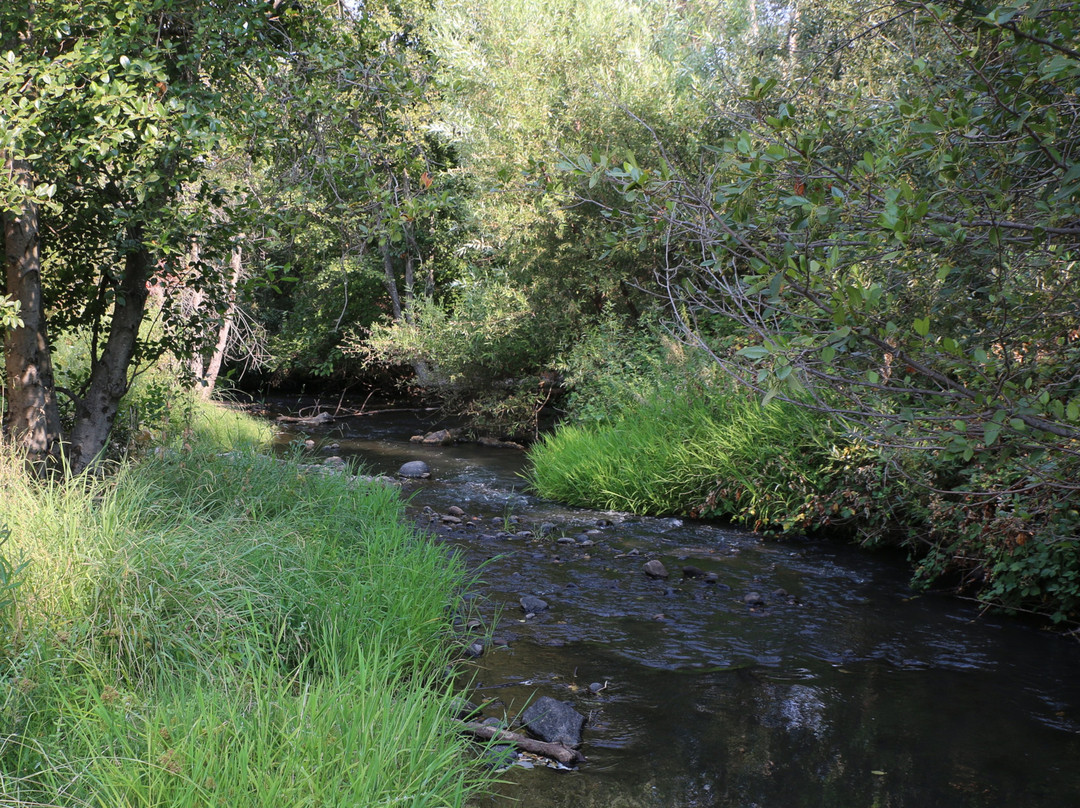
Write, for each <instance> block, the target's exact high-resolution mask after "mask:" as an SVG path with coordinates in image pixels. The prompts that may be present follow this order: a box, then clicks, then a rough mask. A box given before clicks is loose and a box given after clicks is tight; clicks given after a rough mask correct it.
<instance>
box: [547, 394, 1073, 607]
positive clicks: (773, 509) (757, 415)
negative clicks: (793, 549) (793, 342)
mask: <svg viewBox="0 0 1080 808" xmlns="http://www.w3.org/2000/svg"><path fill="white" fill-rule="evenodd" d="M673 378H675V381H674V382H672V383H656V384H654V386H653V387H652V390H651V392H650V394H649V395H648V396H645V397H642V398H641V399H640V400H638V401H631V402H624V403H620V404H619V406H617V407H615V408H612V409H611V410H609V412H608V413H607V414H606V415H605V416H604V417H603V418H600V419H593V420H591V421H586V420H584V419H580V420H578V421H577V422H576V423H574V422H571V423H567V424H564V425H562V426H560V427H559V429H558V430H557V431H556V432H554V433H553V434H551V435H549V436H547V437H546V438H545V439H544V440H543V441H541V442H540V443H539V444H537V445H536V446H534V448H533V449H532V451H531V459H532V468H531V472H530V477H531V483H532V486H533V488H534V490H535V491H537V493H539V494H540V495H541V496H544V497H548V498H550V499H555V500H559V501H562V502H566V503H569V504H573V505H578V506H582V507H598V508H611V509H615V510H624V511H632V512H635V513H643V514H679V515H691V516H702V517H721V518H729V519H732V520H734V521H737V522H741V523H743V524H745V525H747V526H749V527H753V528H755V529H762V530H768V531H775V532H793V531H825V532H826V533H827V535H830V536H842V537H846V538H851V539H854V540H856V541H860V542H862V543H864V544H871V545H873V544H880V543H892V544H903V545H905V546H906V547H907V549H908V551H909V554H910V557H911V561H912V565H913V570H914V574H913V580H914V582H915V583H916V584H917V585H919V586H939V587H946V588H948V589H950V590H952V591H955V592H958V593H960V594H962V595H964V596H968V597H971V598H974V599H976V600H978V601H979V602H981V603H983V604H985V605H987V606H992V607H1000V608H1003V609H1005V610H1007V611H1022V612H1030V613H1033V614H1037V615H1042V616H1046V617H1049V618H1051V619H1052V620H1053V621H1054V622H1057V623H1062V624H1075V623H1076V622H1078V621H1080V541H1078V540H1077V538H1076V537H1077V527H1078V526H1080V514H1078V512H1077V507H1076V502H1075V501H1074V500H1073V499H1072V498H1071V497H1070V493H1069V491H1068V490H1062V491H1056V490H1052V489H1049V488H1045V487H1044V488H1042V489H1039V490H1037V491H1036V490H1029V489H1028V487H1027V485H1026V483H1025V480H1026V479H1027V475H1028V474H1029V473H1030V467H1031V464H1032V463H1033V462H1035V458H1033V457H1032V456H1028V455H1024V454H1019V455H1014V456H1008V455H1003V456H1002V457H1000V458H995V459H993V462H986V461H984V462H982V463H978V462H972V463H963V462H958V461H956V460H955V459H954V460H949V459H945V458H942V457H940V456H939V455H938V454H937V453H935V452H932V451H911V450H909V451H893V452H891V453H890V454H884V453H883V451H882V450H878V449H875V448H873V447H870V446H868V445H866V444H861V443H859V442H858V441H854V440H852V439H850V438H846V437H845V436H844V435H843V434H842V433H839V432H835V431H834V430H832V429H831V428H830V425H829V423H828V422H827V421H826V420H825V419H824V418H823V417H821V416H819V415H817V414H815V413H812V412H809V411H807V410H804V409H800V408H797V407H793V406H789V405H782V404H777V403H773V404H770V405H768V406H761V405H760V404H759V403H758V402H757V401H756V400H755V398H753V397H750V396H747V395H746V394H745V393H743V392H741V391H738V390H736V389H732V388H731V387H730V386H725V385H724V384H723V383H722V381H721V382H720V383H716V382H715V381H714V382H713V384H712V385H711V386H710V387H705V386H703V385H700V384H696V385H695V384H690V383H686V382H685V380H683V381H681V382H680V381H679V380H678V378H677V377H673ZM1039 462H1051V461H1050V460H1048V459H1042V460H1040V461H1039ZM986 492H991V493H986Z"/></svg>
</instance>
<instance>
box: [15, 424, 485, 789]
mask: <svg viewBox="0 0 1080 808" xmlns="http://www.w3.org/2000/svg"><path fill="white" fill-rule="evenodd" d="M260 437H265V434H264V433H263V430H262V428H261V427H259V426H257V425H255V424H254V423H253V422H251V421H248V420H246V419H244V418H242V417H240V416H236V415H233V414H230V413H225V412H223V411H220V410H203V409H202V408H200V410H199V411H198V412H196V413H195V415H194V418H193V420H192V421H191V424H190V427H189V428H188V429H186V430H185V432H184V434H183V435H182V436H179V437H178V440H177V441H176V445H175V448H174V449H173V450H171V451H169V452H164V453H159V454H160V456H155V454H154V453H152V452H151V453H149V454H148V456H146V457H145V458H144V459H143V460H141V461H139V462H138V463H134V464H126V465H122V466H120V467H118V468H117V469H116V472H115V474H112V475H109V476H108V477H105V478H99V479H89V478H88V479H81V480H76V481H72V482H70V483H59V482H48V483H34V482H31V481H28V480H27V479H26V478H25V477H24V476H23V475H22V473H21V472H20V470H19V465H18V464H17V463H16V462H14V461H13V460H12V459H11V458H9V457H2V458H0V490H2V492H3V497H2V502H0V520H2V522H3V525H4V529H5V533H6V541H5V543H4V544H3V546H2V547H0V553H2V557H3V567H2V569H0V795H2V796H0V804H3V805H12V806H30V805H65V806H84V805H86V806H102V808H104V807H105V806H108V807H109V808H115V807H116V806H169V807H170V808H175V807H176V806H263V805H265V806H281V805H288V806H316V805H318V806H331V805H342V806H345V805H348V806H379V805H387V806H389V805H394V806H446V805H461V804H462V803H463V802H464V800H465V796H466V794H467V793H468V792H469V790H470V788H471V787H473V786H475V785H476V783H477V782H478V781H477V780H476V779H474V778H473V775H472V774H471V773H470V772H469V771H468V769H467V763H466V760H467V758H466V756H464V755H463V754H462V753H463V749H462V747H463V745H464V741H462V740H461V738H460V737H459V735H458V734H456V733H455V732H454V730H453V728H452V727H451V726H450V723H449V721H448V717H449V715H450V713H451V708H450V695H449V693H448V692H447V689H446V688H445V687H444V684H445V680H444V677H445V669H446V665H447V663H448V661H449V655H450V652H449V649H448V642H447V640H448V638H449V631H450V625H449V619H450V618H449V616H448V612H447V609H446V606H447V603H448V601H449V600H450V599H451V596H452V593H453V592H454V591H455V590H456V589H457V588H458V587H460V586H461V584H462V581H463V571H462V569H461V568H460V567H459V566H457V565H456V564H455V563H454V562H453V561H452V560H450V561H448V559H447V557H446V555H445V554H444V553H443V552H442V551H440V550H438V549H437V548H435V547H434V546H432V545H429V544H428V543H427V542H425V541H424V540H422V539H421V538H418V537H417V536H416V535H415V534H414V533H413V531H411V530H410V529H408V528H406V527H405V526H404V525H403V523H402V521H401V518H400V517H401V504H400V502H399V498H398V496H397V493H396V492H395V491H392V490H387V489H384V488H382V487H379V486H375V485H368V484H363V483H356V482H350V481H349V480H348V479H346V478H345V477H343V476H338V475H325V476H324V475H307V474H304V473H301V472H300V471H299V470H298V468H297V467H296V465H295V464H292V463H289V462H284V463H283V462H278V461H275V460H273V459H271V458H268V457H265V456H260V455H258V454H256V453H254V452H253V451H251V449H250V448H247V449H241V450H239V451H235V452H233V453H231V454H230V455H228V456H222V455H221V454H220V452H221V449H222V448H225V447H227V448H229V449H234V448H235V446H236V444H237V443H240V444H244V443H247V444H249V445H250V444H251V443H252V442H253V441H257V440H258V439H259V438H260ZM223 442H224V444H223Z"/></svg>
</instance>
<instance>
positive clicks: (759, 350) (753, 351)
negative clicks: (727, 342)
mask: <svg viewBox="0 0 1080 808" xmlns="http://www.w3.org/2000/svg"><path fill="white" fill-rule="evenodd" d="M736 353H737V354H738V355H739V356H745V357H746V358H747V359H764V358H765V357H766V356H770V355H771V352H770V351H769V349H768V348H766V347H765V346H763V345H749V346H747V347H746V348H742V349H741V350H739V351H736Z"/></svg>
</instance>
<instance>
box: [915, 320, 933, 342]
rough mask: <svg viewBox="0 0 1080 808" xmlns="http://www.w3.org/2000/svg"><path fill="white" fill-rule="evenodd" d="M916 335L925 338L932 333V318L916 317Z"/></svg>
mask: <svg viewBox="0 0 1080 808" xmlns="http://www.w3.org/2000/svg"><path fill="white" fill-rule="evenodd" d="M913 325H914V328H915V333H916V334H918V335H919V336H920V337H925V336H926V335H927V334H929V333H930V318H929V317H916V318H915V322H914V324H913Z"/></svg>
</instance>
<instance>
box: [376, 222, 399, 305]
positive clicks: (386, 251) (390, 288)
mask: <svg viewBox="0 0 1080 808" xmlns="http://www.w3.org/2000/svg"><path fill="white" fill-rule="evenodd" d="M379 249H380V250H382V260H383V284H384V285H385V286H386V292H387V294H389V295H390V306H391V307H392V309H393V312H394V319H395V320H400V319H401V296H400V295H399V294H398V289H397V276H396V275H394V256H393V254H391V252H390V237H389V236H387V237H386V240H385V241H384V242H383V243H382V244H381V245H379Z"/></svg>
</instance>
